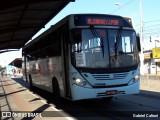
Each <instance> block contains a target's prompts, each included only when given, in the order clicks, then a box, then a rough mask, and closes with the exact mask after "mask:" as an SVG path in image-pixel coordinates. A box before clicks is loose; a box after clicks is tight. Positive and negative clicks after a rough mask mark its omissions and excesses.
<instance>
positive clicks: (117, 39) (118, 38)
mask: <svg viewBox="0 0 160 120" xmlns="http://www.w3.org/2000/svg"><path fill="white" fill-rule="evenodd" d="M121 33H122V27H120V28H119V29H118V31H117V34H116V42H115V44H114V49H115V59H117V50H118V46H119V43H120V40H121Z"/></svg>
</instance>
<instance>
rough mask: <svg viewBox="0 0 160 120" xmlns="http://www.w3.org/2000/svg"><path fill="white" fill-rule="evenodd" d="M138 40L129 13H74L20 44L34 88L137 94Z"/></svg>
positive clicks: (77, 94)
mask: <svg viewBox="0 0 160 120" xmlns="http://www.w3.org/2000/svg"><path fill="white" fill-rule="evenodd" d="M139 51H140V42H139V39H137V37H136V32H135V30H134V29H133V26H132V20H131V19H130V18H126V17H121V16H115V15H104V14H72V15H68V16H66V17H65V18H64V19H62V20H60V21H59V22H58V23H56V24H55V25H52V26H51V27H50V28H49V29H48V30H47V31H45V32H44V33H42V34H41V35H39V36H38V37H37V38H35V39H34V40H32V41H31V42H30V43H28V44H27V45H25V46H24V47H23V48H22V54H23V66H22V67H23V73H24V76H25V79H26V81H28V82H29V83H30V88H34V87H38V88H40V89H43V90H46V91H49V92H51V93H53V96H54V98H61V97H63V98H67V99H70V100H73V101H75V100H83V99H95V98H106V99H111V98H112V97H114V96H120V95H129V94H138V93H139V84H140V81H139V79H140V71H139Z"/></svg>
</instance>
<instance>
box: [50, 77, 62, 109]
mask: <svg viewBox="0 0 160 120" xmlns="http://www.w3.org/2000/svg"><path fill="white" fill-rule="evenodd" d="M52 90H53V102H54V103H55V105H56V106H57V107H58V106H60V105H61V103H62V98H61V94H60V89H59V84H58V81H57V79H56V78H53V80H52Z"/></svg>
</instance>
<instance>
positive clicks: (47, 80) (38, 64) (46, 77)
mask: <svg viewBox="0 0 160 120" xmlns="http://www.w3.org/2000/svg"><path fill="white" fill-rule="evenodd" d="M29 69H30V70H29V73H30V74H31V77H32V82H33V85H34V86H36V87H38V88H40V89H43V90H46V91H48V92H51V93H52V92H53V90H52V79H53V78H54V77H55V78H56V79H57V80H58V83H59V87H60V91H61V95H62V96H64V86H63V82H62V65H61V57H50V58H44V59H39V60H34V61H30V62H29Z"/></svg>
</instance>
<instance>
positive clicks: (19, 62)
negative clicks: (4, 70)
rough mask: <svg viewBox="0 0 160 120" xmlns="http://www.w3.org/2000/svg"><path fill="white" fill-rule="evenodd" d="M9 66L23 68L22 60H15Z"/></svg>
mask: <svg viewBox="0 0 160 120" xmlns="http://www.w3.org/2000/svg"><path fill="white" fill-rule="evenodd" d="M9 65H12V66H15V67H17V68H22V58H16V59H14V60H13V61H12V62H11V63H9Z"/></svg>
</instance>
